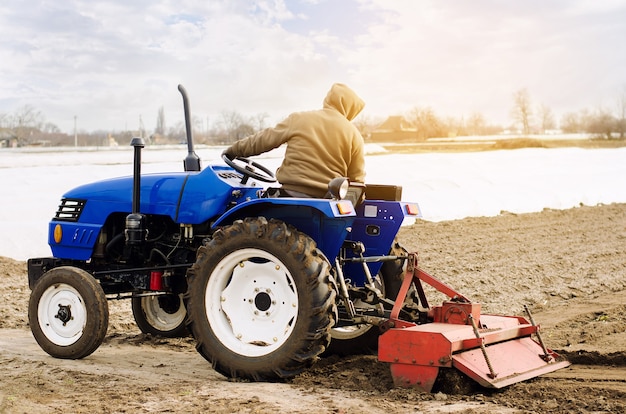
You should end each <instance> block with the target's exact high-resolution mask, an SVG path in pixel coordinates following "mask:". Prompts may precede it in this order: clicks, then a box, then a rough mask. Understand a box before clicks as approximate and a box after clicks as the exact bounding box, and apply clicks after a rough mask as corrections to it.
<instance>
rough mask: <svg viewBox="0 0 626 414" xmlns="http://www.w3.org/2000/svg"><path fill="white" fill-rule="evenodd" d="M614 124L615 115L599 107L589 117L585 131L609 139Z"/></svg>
mask: <svg viewBox="0 0 626 414" xmlns="http://www.w3.org/2000/svg"><path fill="white" fill-rule="evenodd" d="M615 125H616V119H615V117H614V116H613V115H612V114H611V113H610V111H608V110H607V109H605V108H602V107H600V108H598V109H597V110H596V112H595V113H594V114H593V116H592V117H591V120H590V122H589V124H588V127H587V132H589V133H590V134H593V135H595V136H597V137H599V138H600V137H605V138H606V139H611V138H612V136H613V131H614V130H615Z"/></svg>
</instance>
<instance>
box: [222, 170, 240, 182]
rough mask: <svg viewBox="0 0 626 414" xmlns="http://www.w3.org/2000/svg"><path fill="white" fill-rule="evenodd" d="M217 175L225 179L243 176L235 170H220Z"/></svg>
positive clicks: (238, 178)
mask: <svg viewBox="0 0 626 414" xmlns="http://www.w3.org/2000/svg"><path fill="white" fill-rule="evenodd" d="M218 175H219V176H220V177H221V178H224V179H225V180H228V179H234V180H241V177H243V176H242V175H241V174H237V173H236V172H231V171H220V172H219V173H218Z"/></svg>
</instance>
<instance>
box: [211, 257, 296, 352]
mask: <svg viewBox="0 0 626 414" xmlns="http://www.w3.org/2000/svg"><path fill="white" fill-rule="evenodd" d="M251 259H252V260H251ZM205 307H206V308H205V309H206V313H207V319H208V322H209V325H210V326H211V329H212V330H213V332H214V333H215V335H216V337H217V338H218V339H219V341H220V342H221V343H222V344H223V345H224V346H226V347H227V348H228V349H230V350H231V351H232V352H235V353H237V354H240V355H244V356H249V357H258V356H263V355H267V354H269V353H271V352H273V351H274V350H276V349H277V348H279V347H280V346H281V345H282V344H283V343H285V341H287V340H288V339H289V337H290V336H291V333H292V331H293V328H294V326H295V324H296V320H297V317H298V293H297V290H296V284H295V282H294V280H293V277H292V276H291V273H290V272H289V270H288V269H287V267H286V266H285V265H284V264H283V263H282V262H281V261H280V260H278V259H277V258H276V257H275V256H274V255H272V254H270V253H268V252H266V251H263V250H258V249H251V248H250V249H242V250H237V251H235V252H232V253H230V254H229V255H227V256H226V257H224V258H223V259H222V260H221V261H220V262H219V263H218V265H217V266H216V267H215V269H214V270H213V273H212V274H211V276H210V277H209V281H208V284H207V288H206V294H205Z"/></svg>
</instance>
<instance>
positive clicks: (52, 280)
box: [28, 266, 109, 359]
mask: <svg viewBox="0 0 626 414" xmlns="http://www.w3.org/2000/svg"><path fill="white" fill-rule="evenodd" d="M28 320H29V324H30V329H31V331H32V333H33V336H34V337H35V340H36V341H37V343H38V344H39V346H40V347H41V348H42V349H43V350H44V351H46V352H47V353H48V354H50V355H51V356H53V357H55V358H63V359H80V358H84V357H86V356H88V355H90V354H91V353H93V352H94V351H95V350H96V349H98V347H99V346H100V344H101V343H102V341H103V340H104V337H105V335H106V332H107V328H108V324H109V308H108V305H107V300H106V296H105V294H104V291H103V290H102V287H101V286H100V284H99V283H98V281H97V280H96V279H95V278H94V277H93V276H91V275H90V274H89V273H87V272H86V271H84V270H82V269H79V268H76V267H69V266H63V267H57V268H54V269H52V270H50V271H48V272H46V273H45V274H44V275H43V276H42V277H41V278H40V279H39V280H38V281H37V284H36V285H35V287H34V288H33V291H32V292H31V295H30V300H29V303H28Z"/></svg>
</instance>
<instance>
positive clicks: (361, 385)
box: [0, 204, 626, 414]
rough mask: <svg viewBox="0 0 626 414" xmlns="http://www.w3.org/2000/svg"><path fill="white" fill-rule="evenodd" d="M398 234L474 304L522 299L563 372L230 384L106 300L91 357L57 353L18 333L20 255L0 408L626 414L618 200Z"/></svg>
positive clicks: (186, 345) (366, 368)
mask: <svg viewBox="0 0 626 414" xmlns="http://www.w3.org/2000/svg"><path fill="white" fill-rule="evenodd" d="M400 240H401V243H402V244H403V245H404V246H405V247H406V248H407V249H408V250H409V251H419V252H420V260H421V261H420V264H421V267H422V268H424V269H425V270H426V271H428V272H429V273H431V274H433V275H434V276H437V277H439V278H440V279H442V280H443V281H445V282H446V283H448V284H449V285H451V286H453V287H454V288H456V289H457V290H458V291H460V292H462V293H463V294H465V295H466V296H468V297H469V298H471V299H473V300H475V301H478V302H481V303H482V304H483V312H491V313H506V314H522V306H523V305H524V304H526V305H528V306H529V307H530V308H531V309H532V310H533V313H534V317H535V319H536V320H537V321H538V322H539V323H541V325H542V328H543V330H542V332H543V336H544V339H545V341H546V342H547V345H548V346H549V347H550V348H552V349H555V350H557V351H558V352H560V353H562V354H564V355H566V356H567V357H568V358H569V359H570V361H571V362H573V365H572V367H571V368H566V369H563V370H560V371H557V372H555V373H552V374H547V375H545V376H543V377H540V378H536V379H533V380H530V381H527V382H524V383H520V384H515V385H513V386H510V387H509V388H507V389H505V390H501V391H489V390H485V389H480V390H477V391H475V392H472V393H471V394H469V395H448V394H443V393H433V394H420V393H418V392H416V391H411V390H402V389H395V388H393V385H392V382H391V377H390V374H389V371H388V367H387V366H386V365H385V364H383V363H379V362H377V361H376V357H375V356H370V355H368V356H358V357H350V358H344V359H338V358H336V357H331V358H328V359H322V360H321V361H320V362H319V363H318V364H317V365H316V366H314V367H313V368H312V369H311V370H309V371H307V372H305V373H304V374H302V375H300V376H299V377H296V378H295V379H294V380H292V381H290V382H288V383H280V384H269V383H245V382H234V381H228V380H226V379H225V378H224V377H222V376H221V375H219V374H217V373H216V372H214V371H213V370H212V369H211V367H210V366H209V364H208V363H206V361H205V360H204V359H202V358H201V357H200V356H199V354H197V353H196V351H195V349H194V344H193V342H192V341H191V339H177V340H165V339H160V338H152V337H146V336H144V335H142V334H140V332H139V330H138V329H137V328H136V326H135V325H134V322H133V319H132V315H131V313H130V304H129V303H128V302H114V303H110V307H111V323H110V326H109V331H108V335H107V338H106V339H105V343H104V344H103V345H102V346H101V347H100V348H99V349H98V350H97V351H96V352H95V353H94V354H93V355H91V356H89V357H88V358H86V359H84V360H79V361H67V360H58V359H53V358H51V357H49V356H48V355H47V354H45V353H44V352H43V351H42V350H41V349H40V348H39V347H38V346H37V344H36V343H35V341H34V339H33V338H32V336H31V334H30V330H29V328H28V321H27V317H26V312H27V303H28V295H29V293H30V291H29V289H28V286H27V277H26V265H25V263H23V262H15V261H13V260H10V259H6V258H0V291H1V292H2V301H0V315H2V317H1V318H0V369H1V372H2V375H0V413H50V412H52V413H62V412H63V413H66V412H85V413H93V412H104V413H117V412H133V413H134V412H140V413H142V412H143V413H146V412H212V413H276V412H289V413H308V412H315V413H361V412H364V413H365V412H366V413H386V414H388V413H418V412H442V413H443V412H446V413H447V412H456V413H508V412H512V413H513V412H523V413H530V412H532V413H535V412H536V413H546V412H551V413H618V412H619V413H622V412H626V345H625V344H626V288H625V284H626V249H625V247H626V204H612V205H604V206H595V207H586V206H582V207H580V208H575V209H571V210H565V211H555V210H546V211H543V212H541V213H533V214H520V215H516V214H510V213H506V212H502V214H501V215H500V216H498V217H493V218H471V219H465V220H456V221H449V222H440V223H430V222H418V223H416V224H414V225H413V226H410V227H407V228H403V229H402V231H401V234H400ZM429 299H430V300H431V303H436V301H435V300H433V298H432V297H430V298H429Z"/></svg>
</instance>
